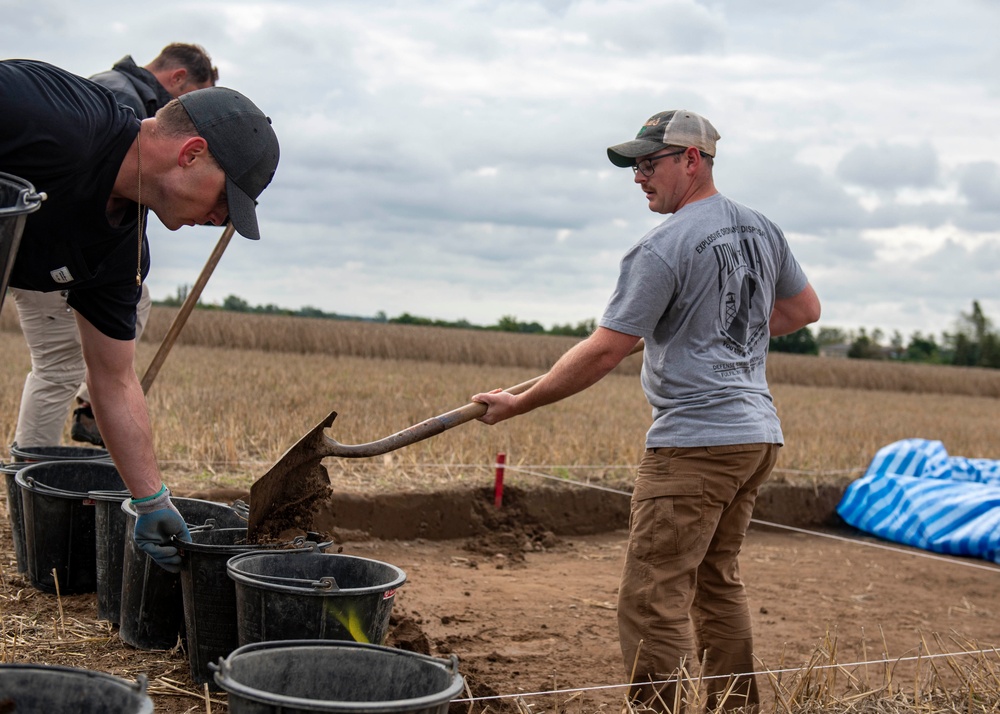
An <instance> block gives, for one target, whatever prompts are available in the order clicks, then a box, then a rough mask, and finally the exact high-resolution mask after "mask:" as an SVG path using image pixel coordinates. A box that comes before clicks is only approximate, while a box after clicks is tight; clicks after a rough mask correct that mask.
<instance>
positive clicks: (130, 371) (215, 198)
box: [0, 60, 278, 570]
mask: <svg viewBox="0 0 1000 714" xmlns="http://www.w3.org/2000/svg"><path fill="white" fill-rule="evenodd" d="M277 164H278V141H277V137H276V136H275V134H274V131H273V129H272V128H271V125H270V120H269V119H268V118H267V117H266V116H265V115H264V114H263V113H262V112H261V111H260V110H259V109H258V108H257V107H256V106H255V105H254V104H253V102H251V101H250V100H248V99H247V98H246V97H244V96H243V95H241V94H240V93H238V92H236V91H234V90H232V89H228V88H223V87H210V88H207V89H201V90H198V91H195V92H190V93H188V94H185V95H183V96H181V97H179V98H178V99H175V100H173V101H171V102H170V103H169V104H167V105H166V106H165V107H164V108H163V109H161V110H159V111H158V112H157V113H156V115H155V116H154V117H153V118H150V119H145V120H143V121H142V122H140V121H139V120H138V119H137V118H136V117H135V115H134V114H133V113H132V111H131V110H129V109H127V108H124V107H122V106H120V105H119V104H118V103H117V101H115V97H114V95H113V94H112V93H111V92H110V91H109V90H107V89H105V88H103V87H101V86H99V85H97V84H95V83H93V82H90V81H88V80H85V79H83V78H81V77H77V76H75V75H73V74H71V73H69V72H66V71H64V70H61V69H58V68H56V67H53V66H51V65H48V64H45V63H42V62H34V61H29V60H7V61H2V62H0V171H2V172H5V173H8V174H12V175H14V176H17V177H19V178H22V179H24V180H26V181H29V182H31V184H33V185H34V187H35V189H36V190H38V191H41V192H45V193H46V194H47V196H48V198H47V200H46V201H45V202H43V204H42V206H41V208H40V209H39V210H37V211H35V212H34V213H32V214H31V215H29V216H28V218H27V220H26V222H25V226H24V232H23V234H22V237H21V245H20V248H19V250H18V254H17V258H16V262H15V263H14V267H13V271H12V273H11V277H10V284H11V286H13V287H19V288H25V289H29V290H40V291H52V290H67V291H68V303H69V305H70V306H71V307H72V308H73V309H74V310H75V311H76V317H77V325H78V327H79V330H80V338H81V343H82V345H83V353H84V359H85V361H86V363H87V382H88V385H89V387H90V394H91V399H92V404H93V407H94V413H95V415H96V416H97V421H98V426H99V427H100V430H101V434H102V436H103V437H104V441H105V444H106V446H107V448H108V451H109V452H110V453H111V456H112V458H113V459H114V461H115V465H116V466H117V468H118V471H119V472H120V473H121V475H122V478H123V479H124V480H125V483H126V485H127V486H128V488H129V491H130V492H131V494H132V497H133V502H134V504H135V509H136V512H137V513H138V514H139V517H138V519H137V521H136V528H135V534H134V535H135V539H136V541H137V543H139V545H140V546H141V547H142V548H143V550H145V551H146V552H147V553H149V554H150V555H151V556H152V557H153V558H154V559H156V560H157V562H158V563H160V565H162V566H164V567H166V568H168V569H172V570H176V569H178V567H179V562H180V556H179V555H178V553H177V549H176V548H175V547H173V546H172V545H171V544H170V543H171V541H170V538H171V536H173V535H180V536H181V537H187V535H188V534H187V529H186V527H185V525H184V521H183V519H182V518H181V517H180V514H178V513H177V510H176V509H175V508H174V507H173V505H172V504H171V503H170V497H169V491H168V490H167V489H166V486H165V485H164V484H163V480H162V476H161V474H160V470H159V467H158V466H157V462H156V456H155V454H154V452H153V439H152V432H151V429H150V423H149V415H148V412H147V409H146V402H145V397H144V395H143V393H142V387H141V385H140V384H139V379H138V377H137V376H136V374H135V370H134V368H133V364H132V360H133V355H134V352H135V341H134V338H135V313H136V305H137V303H138V300H139V296H140V293H141V284H142V280H143V278H144V277H145V276H146V273H147V272H148V270H149V246H148V242H147V240H146V231H145V217H146V213H147V209H152V210H153V212H154V213H155V214H156V215H157V216H158V217H159V219H160V221H161V222H162V223H163V224H164V225H165V226H166V227H167V228H168V229H169V230H177V229H178V228H180V227H181V226H183V225H202V224H213V225H222V224H223V223H225V222H226V220H227V219H228V220H230V221H232V223H233V226H234V227H235V228H236V230H237V231H238V232H239V233H240V234H241V235H243V236H245V237H247V238H251V239H255V240H256V239H258V238H259V237H260V234H259V229H258V226H257V216H256V199H257V197H258V196H259V195H260V194H261V192H262V191H263V190H264V188H265V187H266V186H267V185H268V183H270V181H271V178H272V177H273V175H274V171H275V169H276V168H277Z"/></svg>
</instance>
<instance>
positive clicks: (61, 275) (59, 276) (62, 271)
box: [49, 265, 73, 283]
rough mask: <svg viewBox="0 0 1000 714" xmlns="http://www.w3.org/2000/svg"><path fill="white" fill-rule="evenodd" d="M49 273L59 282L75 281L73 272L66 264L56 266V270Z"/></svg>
mask: <svg viewBox="0 0 1000 714" xmlns="http://www.w3.org/2000/svg"><path fill="white" fill-rule="evenodd" d="M49 275H51V276H52V279H53V280H55V281H56V282H57V283H71V282H73V274H72V273H71V272H69V268H68V267H66V266H65V265H64V266H63V267H61V268H56V269H55V270H50V271H49Z"/></svg>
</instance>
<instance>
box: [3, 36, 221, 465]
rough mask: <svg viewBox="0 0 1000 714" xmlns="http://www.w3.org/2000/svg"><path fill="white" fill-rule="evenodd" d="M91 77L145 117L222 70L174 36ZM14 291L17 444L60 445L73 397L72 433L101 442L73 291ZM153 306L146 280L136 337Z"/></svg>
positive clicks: (199, 50) (203, 85)
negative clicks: (140, 60) (142, 58)
mask: <svg viewBox="0 0 1000 714" xmlns="http://www.w3.org/2000/svg"><path fill="white" fill-rule="evenodd" d="M90 79H91V80H92V81H94V82H97V83H98V84H100V85H102V86H104V87H107V88H108V89H110V90H111V91H112V92H113V93H114V95H115V99H116V100H117V101H118V103H119V104H122V105H124V106H126V107H129V108H130V109H131V110H132V111H133V112H135V115H136V116H137V117H138V118H139V119H140V120H141V119H147V118H149V117H151V116H153V115H154V114H156V111H157V110H158V109H160V107H162V106H164V105H166V104H167V102H169V101H170V100H171V99H176V98H177V97H179V96H181V95H183V94H187V93H188V92H193V91H194V90H196V89H205V88H207V87H212V86H215V83H216V82H217V81H218V79H219V72H218V70H217V69H216V68H215V67H213V66H212V59H211V58H210V57H209V56H208V53H206V52H205V50H204V49H203V48H202V47H199V46H198V45H189V44H183V43H180V42H175V43H172V44H169V45H167V46H166V47H164V48H163V50H162V51H161V52H160V54H159V55H157V56H156V58H155V59H154V60H153V61H152V62H150V63H149V64H147V65H146V66H145V67H139V66H138V65H136V63H135V61H134V60H133V59H132V57H131V56H126V57H123V58H122V59H120V60H118V62H116V63H115V65H114V67H112V68H111V69H110V70H108V71H107V72H101V73H99V74H95V75H94V76H93V77H91V78H90ZM11 295H12V296H13V298H14V303H15V305H16V306H17V314H18V318H19V320H20V323H21V332H23V333H24V339H25V342H27V343H28V350H29V352H30V353H31V371H30V372H28V375H27V377H26V378H25V380H24V391H23V392H22V393H21V406H20V410H19V412H18V415H17V429H16V430H15V432H14V443H15V444H18V445H19V446H54V445H56V444H58V443H59V442H60V441H61V440H62V432H63V425H64V424H65V422H66V414H67V412H68V411H69V406H70V404H71V403H72V401H73V397H74V396H75V397H76V401H77V403H78V405H79V406H78V407H77V408H76V409H75V410H74V411H73V424H72V427H71V431H70V436H71V437H72V438H73V440H74V441H85V442H89V443H91V444H96V445H98V446H103V445H104V440H103V439H102V438H101V433H100V431H99V430H98V428H97V423H96V422H95V420H94V412H93V410H92V409H91V406H90V393H89V392H88V390H87V385H86V383H85V382H84V378H85V375H86V367H85V365H84V362H83V350H82V349H81V347H80V332H79V330H77V327H76V318H75V317H74V314H73V308H71V307H70V306H69V304H68V303H67V296H68V291H66V290H60V291H58V292H48V293H43V292H36V291H34V290H21V289H18V288H14V289H12V290H11ZM150 304H151V302H150V297H149V288H148V287H146V284H145V283H143V285H142V296H141V298H140V300H139V305H138V310H137V314H136V335H135V339H136V342H138V341H139V338H140V337H141V336H142V330H143V327H145V324H146V320H147V318H148V317H149V310H150Z"/></svg>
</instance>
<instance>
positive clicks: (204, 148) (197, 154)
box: [177, 136, 208, 168]
mask: <svg viewBox="0 0 1000 714" xmlns="http://www.w3.org/2000/svg"><path fill="white" fill-rule="evenodd" d="M207 154H208V142H207V141H205V139H204V138H203V137H200V136H189V137H188V138H187V139H186V140H185V141H184V143H183V144H181V148H180V151H178V152H177V165H178V166H180V167H181V168H187V167H188V166H190V165H191V164H193V163H194V162H195V161H196V160H197V159H199V158H202V157H204V156H206V155H207Z"/></svg>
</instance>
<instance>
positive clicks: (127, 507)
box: [122, 494, 246, 520]
mask: <svg viewBox="0 0 1000 714" xmlns="http://www.w3.org/2000/svg"><path fill="white" fill-rule="evenodd" d="M178 501H198V502H199V503H211V504H212V505H215V506H222V507H223V508H228V509H229V510H231V511H233V512H234V513H235V514H236V515H240V512H239V510H238V509H236V508H233V505H232V504H231V503H223V502H222V501H209V500H208V499H205V498H187V497H186V496H175V495H173V494H170V502H171V503H173V504H176V503H177V502H178ZM122 510H123V511H125V513H127V514H128V515H130V516H138V515H139V514H138V512H137V511H136V510H135V507H134V506H133V505H132V500H131V499H129V498H126V499H125V500H124V501H122ZM244 520H246V519H245V518H244Z"/></svg>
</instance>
